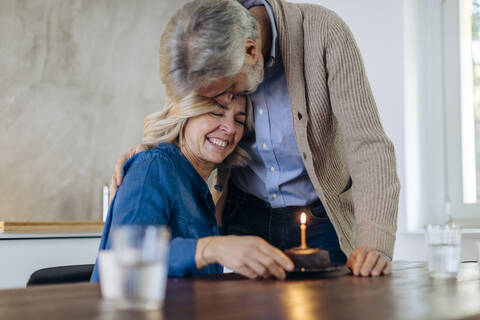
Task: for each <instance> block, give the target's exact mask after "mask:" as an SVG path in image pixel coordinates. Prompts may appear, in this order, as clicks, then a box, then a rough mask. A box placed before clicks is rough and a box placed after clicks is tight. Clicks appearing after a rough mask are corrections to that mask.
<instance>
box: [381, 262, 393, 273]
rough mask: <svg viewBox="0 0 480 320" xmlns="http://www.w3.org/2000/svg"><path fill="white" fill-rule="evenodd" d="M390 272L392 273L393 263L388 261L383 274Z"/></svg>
mask: <svg viewBox="0 0 480 320" xmlns="http://www.w3.org/2000/svg"><path fill="white" fill-rule="evenodd" d="M390 273H392V263H391V262H390V261H387V263H386V265H385V267H384V268H383V271H382V274H384V275H389V274H390Z"/></svg>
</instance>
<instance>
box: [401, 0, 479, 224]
mask: <svg viewBox="0 0 480 320" xmlns="http://www.w3.org/2000/svg"><path fill="white" fill-rule="evenodd" d="M405 3H406V6H405V29H404V31H405V39H404V42H405V96H406V100H405V101H406V107H405V119H406V121H405V132H406V135H405V142H406V145H405V149H406V161H405V163H406V183H405V188H404V191H405V197H406V209H407V219H406V220H407V224H406V229H407V230H408V231H416V230H418V229H420V228H421V227H422V226H424V225H425V224H428V223H443V222H446V221H447V220H449V219H451V220H453V221H454V222H456V223H459V224H460V225H462V226H464V227H475V228H478V227H480V0H422V1H419V0H407V1H406V2H405Z"/></svg>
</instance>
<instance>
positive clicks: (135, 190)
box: [91, 143, 223, 282]
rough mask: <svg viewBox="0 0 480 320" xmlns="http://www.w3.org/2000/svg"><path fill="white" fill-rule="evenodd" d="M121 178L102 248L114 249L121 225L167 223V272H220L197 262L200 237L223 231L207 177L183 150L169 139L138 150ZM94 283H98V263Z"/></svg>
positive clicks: (217, 268) (106, 223)
mask: <svg viewBox="0 0 480 320" xmlns="http://www.w3.org/2000/svg"><path fill="white" fill-rule="evenodd" d="M123 176H124V179H123V182H122V184H121V185H120V187H119V189H118V191H117V193H116V195H115V198H114V199H113V201H112V203H111V205H110V209H109V211H108V217H107V221H106V222H105V228H104V230H103V235H102V240H101V242H100V250H105V249H107V250H108V249H110V246H111V240H110V238H111V237H110V231H111V230H112V229H114V228H115V227H116V226H119V225H126V224H135V225H168V226H169V228H170V231H171V233H172V241H171V244H170V253H169V257H168V275H169V276H187V275H195V274H214V273H222V272H223V268H222V266H220V265H209V266H206V267H204V268H202V269H200V270H197V268H196V266H195V249H196V245H197V240H198V239H199V238H202V237H208V236H214V235H219V228H218V225H217V221H216V219H215V204H214V203H213V200H212V196H211V194H210V191H209V190H208V185H207V184H206V182H205V180H203V178H202V177H201V176H200V175H199V174H198V172H197V171H196V170H195V168H194V167H193V166H192V165H191V163H190V162H189V161H188V160H187V159H186V158H185V156H184V155H183V154H182V153H181V152H180V150H179V149H178V148H177V147H176V146H174V145H172V144H168V143H161V144H159V145H158V146H157V147H156V148H154V149H152V150H149V151H145V152H142V153H139V154H137V155H135V156H134V157H132V158H131V159H130V160H128V161H127V162H126V163H125V165H124V166H123ZM91 281H95V282H96V281H98V266H97V264H95V268H94V271H93V274H92V278H91Z"/></svg>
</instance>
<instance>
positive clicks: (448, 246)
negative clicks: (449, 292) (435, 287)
mask: <svg viewBox="0 0 480 320" xmlns="http://www.w3.org/2000/svg"><path fill="white" fill-rule="evenodd" d="M425 240H426V242H427V246H428V249H427V256H428V271H429V273H430V277H432V278H456V277H457V274H458V269H459V266H460V244H461V240H462V233H461V229H460V227H459V226H458V225H455V224H443V225H428V226H426V227H425Z"/></svg>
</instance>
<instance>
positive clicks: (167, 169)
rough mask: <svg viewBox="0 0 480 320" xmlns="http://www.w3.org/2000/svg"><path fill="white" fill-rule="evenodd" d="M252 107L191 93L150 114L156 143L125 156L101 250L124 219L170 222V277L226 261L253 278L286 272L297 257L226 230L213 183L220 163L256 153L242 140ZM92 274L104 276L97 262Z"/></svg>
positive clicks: (149, 134) (150, 138)
mask: <svg viewBox="0 0 480 320" xmlns="http://www.w3.org/2000/svg"><path fill="white" fill-rule="evenodd" d="M249 111H250V107H248V106H247V100H246V98H245V97H237V98H236V99H234V100H233V101H232V102H231V103H230V105H228V106H226V107H224V106H221V105H219V104H216V103H215V102H213V101H212V100H209V99H205V98H201V97H198V96H195V95H190V96H187V97H185V98H183V99H181V100H180V101H172V100H168V101H167V104H166V106H165V108H164V109H163V110H162V111H161V112H158V113H155V114H153V115H150V116H148V117H147V118H146V119H145V128H144V138H143V140H144V141H143V142H144V143H145V144H147V145H149V146H151V147H154V148H153V149H151V150H149V151H145V152H142V153H139V154H137V155H135V156H134V157H132V158H131V159H130V160H129V161H128V162H127V163H125V165H124V167H123V174H124V178H123V183H122V185H121V186H120V188H119V189H118V191H117V194H116V195H115V198H114V199H113V201H112V203H111V205H110V210H109V214H108V218H107V221H106V224H105V229H104V232H103V236H102V240H101V243H100V249H101V250H103V249H108V248H109V247H110V230H111V228H113V227H114V226H116V225H122V224H138V225H148V224H157V225H168V226H169V227H170V229H171V232H172V242H171V247H170V255H169V270H168V273H169V275H170V276H186V275H195V274H212V273H221V272H223V268H222V266H226V267H228V268H229V269H232V270H234V271H235V272H237V273H240V274H242V275H245V276H247V277H250V278H256V277H269V276H272V275H273V276H275V277H277V278H279V279H283V278H285V270H291V269H293V264H292V262H291V261H290V260H289V259H288V258H287V257H286V256H285V255H284V254H283V253H282V252H281V251H280V250H278V249H276V248H274V247H273V246H271V245H270V244H268V243H267V242H266V241H264V240H263V239H261V238H259V237H249V236H243V237H238V236H220V232H219V227H218V224H217V221H216V218H215V205H214V202H213V200H212V196H211V194H210V192H209V189H208V186H207V183H206V180H207V178H208V177H209V176H210V174H211V172H212V170H213V169H214V168H215V167H218V166H225V167H233V166H238V165H243V164H244V163H245V162H246V160H247V159H248V156H247V154H246V152H245V151H244V150H242V149H241V148H239V147H237V144H238V142H239V141H240V139H241V138H242V137H243V135H244V132H245V131H248V129H250V127H251V124H250V122H251V118H250V117H249V115H248V114H249ZM247 123H249V124H248V125H247ZM92 281H98V270H97V266H95V269H94V272H93V275H92Z"/></svg>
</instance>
